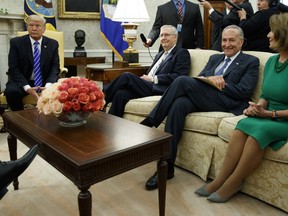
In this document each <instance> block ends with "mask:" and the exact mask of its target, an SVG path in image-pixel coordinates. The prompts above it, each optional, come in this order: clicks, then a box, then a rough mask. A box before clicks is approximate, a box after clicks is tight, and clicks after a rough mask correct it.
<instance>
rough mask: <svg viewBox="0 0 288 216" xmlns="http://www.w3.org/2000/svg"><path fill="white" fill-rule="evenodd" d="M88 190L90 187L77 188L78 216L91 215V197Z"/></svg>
mask: <svg viewBox="0 0 288 216" xmlns="http://www.w3.org/2000/svg"><path fill="white" fill-rule="evenodd" d="M78 188H79V187H78ZM89 188H90V186H88V187H83V188H79V189H80V190H81V191H80V193H79V194H78V207H79V215H80V216H91V215H92V195H91V193H90V191H89V190H88V189H89Z"/></svg>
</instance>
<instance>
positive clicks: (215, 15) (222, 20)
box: [200, 0, 254, 51]
mask: <svg viewBox="0 0 288 216" xmlns="http://www.w3.org/2000/svg"><path fill="white" fill-rule="evenodd" d="M233 3H234V4H235V5H238V6H239V7H240V8H243V9H244V10H245V11H246V12H247V14H249V15H253V13H254V11H253V8H252V5H251V4H250V2H248V1H246V0H234V1H233ZM200 4H201V5H202V6H203V7H204V8H205V9H207V10H208V11H209V19H210V20H211V21H212V22H213V25H214V26H215V27H216V28H218V29H219V31H220V34H218V37H219V38H218V39H215V41H216V42H215V41H214V44H213V47H212V49H215V50H218V51H222V49H221V33H222V30H223V29H224V28H225V27H227V26H229V25H239V23H240V18H239V16H238V12H237V9H235V8H233V7H231V6H230V5H228V4H227V3H226V8H228V11H227V10H225V11H224V12H223V13H221V12H219V11H217V10H215V9H214V8H213V7H212V5H211V4H210V3H209V2H208V1H205V0H203V1H201V2H200ZM227 5H228V6H227Z"/></svg>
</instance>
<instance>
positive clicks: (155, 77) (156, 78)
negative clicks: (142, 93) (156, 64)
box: [153, 76, 158, 84]
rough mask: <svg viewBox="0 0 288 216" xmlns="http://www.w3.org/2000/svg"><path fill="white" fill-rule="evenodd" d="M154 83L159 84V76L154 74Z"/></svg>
mask: <svg viewBox="0 0 288 216" xmlns="http://www.w3.org/2000/svg"><path fill="white" fill-rule="evenodd" d="M153 82H154V84H158V77H157V76H154V81H153Z"/></svg>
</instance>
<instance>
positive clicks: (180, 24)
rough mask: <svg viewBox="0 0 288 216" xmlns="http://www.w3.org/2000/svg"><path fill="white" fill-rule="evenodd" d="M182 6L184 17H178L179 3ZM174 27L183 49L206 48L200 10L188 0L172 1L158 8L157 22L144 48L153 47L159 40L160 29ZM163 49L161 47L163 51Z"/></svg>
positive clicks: (178, 43)
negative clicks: (168, 26) (164, 26)
mask: <svg viewBox="0 0 288 216" xmlns="http://www.w3.org/2000/svg"><path fill="white" fill-rule="evenodd" d="M178 2H180V4H181V11H182V17H183V18H181V17H179V15H178V7H179V3H178ZM163 25H173V26H174V27H175V28H176V29H177V31H178V42H177V45H179V46H180V47H182V48H186V49H195V48H201V49H202V48H204V29H203V22H202V16H201V12H200V8H199V6H198V5H197V4H194V3H192V2H189V1H187V0H170V1H169V2H167V3H165V4H163V5H160V6H158V9H157V13H156V17H155V22H154V24H153V27H152V29H151V31H150V33H149V35H148V37H147V41H146V43H144V46H146V47H149V46H152V45H153V44H154V43H155V41H156V40H157V39H158V36H159V32H160V27H161V26H163ZM161 49H162V47H161V46H160V49H159V50H161Z"/></svg>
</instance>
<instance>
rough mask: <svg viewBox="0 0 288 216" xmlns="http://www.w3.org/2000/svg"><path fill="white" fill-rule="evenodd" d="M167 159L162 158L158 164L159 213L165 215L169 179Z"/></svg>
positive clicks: (161, 215)
mask: <svg viewBox="0 0 288 216" xmlns="http://www.w3.org/2000/svg"><path fill="white" fill-rule="evenodd" d="M167 169H168V166H167V161H166V160H165V159H161V160H160V161H159V162H158V164H157V172H158V200H159V215H160V216H164V215H165V202H166V181H167Z"/></svg>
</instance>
